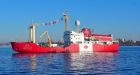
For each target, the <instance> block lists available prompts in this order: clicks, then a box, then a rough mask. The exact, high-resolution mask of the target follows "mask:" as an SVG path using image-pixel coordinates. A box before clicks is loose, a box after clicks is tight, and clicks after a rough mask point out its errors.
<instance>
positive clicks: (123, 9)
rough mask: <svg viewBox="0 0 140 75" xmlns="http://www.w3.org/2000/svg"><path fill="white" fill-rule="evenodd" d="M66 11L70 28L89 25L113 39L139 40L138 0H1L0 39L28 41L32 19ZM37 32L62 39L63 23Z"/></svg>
mask: <svg viewBox="0 0 140 75" xmlns="http://www.w3.org/2000/svg"><path fill="white" fill-rule="evenodd" d="M65 10H67V11H68V15H69V19H70V20H69V28H70V30H75V29H76V28H75V25H74V22H75V20H76V19H79V20H80V22H81V25H80V28H83V27H88V28H91V29H92V30H94V32H95V33H105V34H113V35H114V37H115V38H127V39H133V40H140V31H139V30H140V0H0V36H1V37H0V42H9V41H15V40H16V41H26V40H28V35H29V34H28V27H29V26H30V25H31V23H32V22H48V21H52V20H54V19H57V18H60V17H63V16H62V13H63V12H64V11H65ZM36 30H37V33H36V34H37V41H43V40H47V38H43V39H39V35H40V34H41V33H42V32H43V31H45V30H47V31H48V32H49V34H50V36H51V38H52V39H54V40H59V39H60V40H61V39H62V37H63V36H62V34H63V32H64V23H63V22H60V23H58V24H56V25H53V26H39V27H37V29H36Z"/></svg>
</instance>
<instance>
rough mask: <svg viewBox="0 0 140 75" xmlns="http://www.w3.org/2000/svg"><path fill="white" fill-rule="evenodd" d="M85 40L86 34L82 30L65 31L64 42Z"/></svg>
mask: <svg viewBox="0 0 140 75" xmlns="http://www.w3.org/2000/svg"><path fill="white" fill-rule="evenodd" d="M82 42H84V34H83V33H81V32H74V31H67V32H64V43H65V44H69V43H82Z"/></svg>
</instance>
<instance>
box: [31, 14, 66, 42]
mask: <svg viewBox="0 0 140 75" xmlns="http://www.w3.org/2000/svg"><path fill="white" fill-rule="evenodd" d="M63 16H64V18H58V19H56V20H53V21H51V22H47V23H46V22H42V23H32V25H31V26H30V27H29V37H30V42H33V43H36V35H35V34H36V27H37V26H45V25H53V24H56V23H59V22H61V21H63V20H64V21H65V31H68V16H67V14H66V13H64V14H63Z"/></svg>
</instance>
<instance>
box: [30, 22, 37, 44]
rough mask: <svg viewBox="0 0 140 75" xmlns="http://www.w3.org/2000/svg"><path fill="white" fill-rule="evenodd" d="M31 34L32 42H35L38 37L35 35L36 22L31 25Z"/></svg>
mask: <svg viewBox="0 0 140 75" xmlns="http://www.w3.org/2000/svg"><path fill="white" fill-rule="evenodd" d="M29 34H30V42H33V43H35V42H36V41H35V40H36V37H35V23H32V25H31V26H30V27H29Z"/></svg>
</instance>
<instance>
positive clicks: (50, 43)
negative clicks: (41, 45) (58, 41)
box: [40, 31, 52, 47]
mask: <svg viewBox="0 0 140 75" xmlns="http://www.w3.org/2000/svg"><path fill="white" fill-rule="evenodd" d="M45 35H47V37H48V46H49V47H51V46H52V42H51V38H50V36H49V34H48V31H44V32H43V33H42V34H41V35H40V38H42V37H43V36H45Z"/></svg>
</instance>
